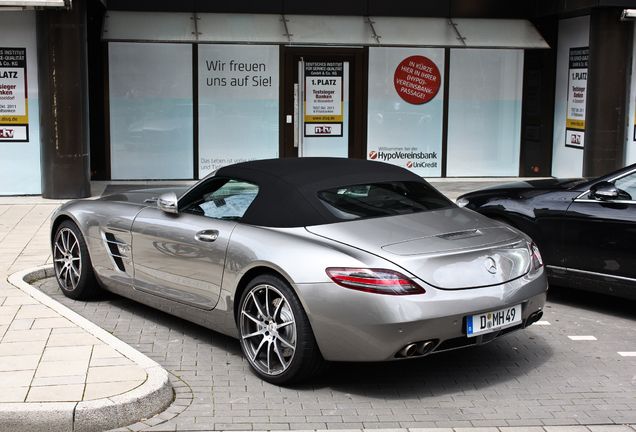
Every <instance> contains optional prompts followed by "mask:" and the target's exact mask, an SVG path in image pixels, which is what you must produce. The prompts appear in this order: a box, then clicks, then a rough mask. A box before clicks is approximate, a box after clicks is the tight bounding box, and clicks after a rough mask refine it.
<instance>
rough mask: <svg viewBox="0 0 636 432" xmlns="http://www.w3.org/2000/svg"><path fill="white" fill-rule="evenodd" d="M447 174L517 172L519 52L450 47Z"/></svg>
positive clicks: (519, 85) (494, 174)
mask: <svg viewBox="0 0 636 432" xmlns="http://www.w3.org/2000/svg"><path fill="white" fill-rule="evenodd" d="M449 81H450V82H449V85H450V89H449V100H448V159H447V164H446V166H447V175H448V177H516V176H518V175H519V152H520V150H519V149H520V141H521V93H522V85H523V51H522V50H497V49H467V50H457V49H453V50H451V54H450V80H449Z"/></svg>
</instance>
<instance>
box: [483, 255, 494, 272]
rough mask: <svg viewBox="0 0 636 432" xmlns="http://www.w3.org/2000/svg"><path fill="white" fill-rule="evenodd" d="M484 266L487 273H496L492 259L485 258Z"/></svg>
mask: <svg viewBox="0 0 636 432" xmlns="http://www.w3.org/2000/svg"><path fill="white" fill-rule="evenodd" d="M484 265H485V266H486V270H488V273H490V274H495V273H497V263H496V262H495V260H494V259H493V258H492V257H488V258H486V261H485V262H484Z"/></svg>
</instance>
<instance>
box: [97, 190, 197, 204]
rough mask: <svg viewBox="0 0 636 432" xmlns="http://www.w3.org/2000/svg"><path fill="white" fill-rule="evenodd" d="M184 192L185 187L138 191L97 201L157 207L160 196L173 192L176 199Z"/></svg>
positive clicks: (119, 193)
mask: <svg viewBox="0 0 636 432" xmlns="http://www.w3.org/2000/svg"><path fill="white" fill-rule="evenodd" d="M186 190H187V188H185V187H179V188H153V189H140V190H132V191H126V192H118V193H113V194H111V195H106V196H103V197H101V198H99V199H100V200H103V201H117V202H128V203H131V204H141V205H145V206H148V207H154V206H156V205H157V200H158V199H159V197H160V196H161V195H162V194H164V193H166V192H174V193H175V194H176V195H177V197H179V196H181V195H183V193H184V192H185V191H186Z"/></svg>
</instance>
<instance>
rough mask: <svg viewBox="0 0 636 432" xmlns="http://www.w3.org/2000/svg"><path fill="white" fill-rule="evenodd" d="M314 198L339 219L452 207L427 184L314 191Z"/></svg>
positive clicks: (346, 187) (385, 185) (388, 184)
mask: <svg viewBox="0 0 636 432" xmlns="http://www.w3.org/2000/svg"><path fill="white" fill-rule="evenodd" d="M318 198H320V199H321V200H322V202H323V203H324V204H325V205H326V206H327V208H328V209H329V210H330V211H331V212H332V213H333V214H334V215H335V216H337V217H338V218H340V219H360V218H371V217H380V216H391V215H400V214H409V213H419V212H423V211H428V210H437V209H442V208H447V207H451V206H453V203H452V202H450V201H449V200H448V199H447V198H446V197H444V196H443V195H442V194H440V193H439V192H438V191H437V190H435V189H434V188H433V187H431V186H430V185H429V184H428V183H424V182H417V181H391V182H382V183H370V184H358V185H353V186H344V187H338V188H333V189H326V190H322V191H320V192H318Z"/></svg>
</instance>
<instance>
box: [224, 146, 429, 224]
mask: <svg viewBox="0 0 636 432" xmlns="http://www.w3.org/2000/svg"><path fill="white" fill-rule="evenodd" d="M215 176H216V177H229V178H235V179H241V180H245V181H249V182H252V183H254V184H256V185H258V187H259V193H258V195H257V197H256V199H255V200H254V202H252V204H251V205H250V207H249V209H248V210H247V211H246V212H245V214H244V215H243V218H242V219H241V222H242V223H246V224H250V225H258V226H268V227H301V226H311V225H322V224H326V223H335V222H342V219H339V218H337V217H336V216H335V215H334V214H333V213H332V212H330V211H329V210H328V209H327V207H326V206H325V205H324V204H323V203H322V202H321V201H320V199H319V198H318V196H317V192H319V191H322V190H325V189H330V188H336V187H344V186H352V185H357V184H365V183H378V182H385V181H417V182H424V180H423V179H422V178H421V177H419V176H417V175H416V174H413V173H412V172H410V171H408V170H406V169H404V168H401V167H398V166H395V165H389V164H386V163H383V162H374V161H368V160H362V159H345V158H315V157H312V158H283V159H266V160H257V161H250V162H242V163H238V164H235V165H229V166H226V167H223V168H220V169H219V170H218V171H217V172H216V175H215Z"/></svg>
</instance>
